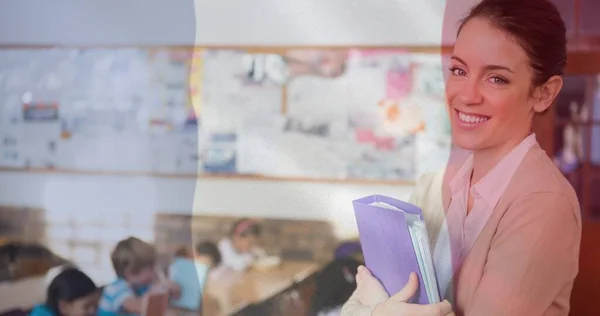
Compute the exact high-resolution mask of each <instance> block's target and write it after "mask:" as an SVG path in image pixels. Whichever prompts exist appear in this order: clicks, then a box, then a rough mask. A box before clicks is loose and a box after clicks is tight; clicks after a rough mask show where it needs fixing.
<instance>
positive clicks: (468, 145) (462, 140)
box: [452, 135, 482, 150]
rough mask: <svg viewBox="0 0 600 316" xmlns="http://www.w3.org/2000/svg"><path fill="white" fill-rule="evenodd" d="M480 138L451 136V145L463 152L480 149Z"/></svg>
mask: <svg viewBox="0 0 600 316" xmlns="http://www.w3.org/2000/svg"><path fill="white" fill-rule="evenodd" d="M481 143H482V141H481V138H480V137H473V135H452V144H453V145H454V146H457V147H459V148H461V149H464V150H477V149H480V148H482V144H481Z"/></svg>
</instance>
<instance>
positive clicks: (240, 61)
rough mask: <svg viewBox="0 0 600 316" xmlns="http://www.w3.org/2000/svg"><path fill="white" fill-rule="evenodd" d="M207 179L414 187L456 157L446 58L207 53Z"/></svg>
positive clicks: (353, 52) (344, 52)
mask: <svg viewBox="0 0 600 316" xmlns="http://www.w3.org/2000/svg"><path fill="white" fill-rule="evenodd" d="M203 55H204V57H203V58H202V59H203V66H204V67H203V68H202V69H201V71H203V73H202V78H203V80H202V91H203V93H202V95H201V97H200V100H199V102H200V103H201V108H202V114H201V115H202V122H203V125H202V129H203V133H204V135H205V137H206V138H205V141H204V142H203V143H204V144H205V146H206V147H205V148H203V150H204V151H205V153H206V154H205V155H204V159H205V161H203V162H204V163H205V164H204V167H203V168H202V170H203V172H207V173H233V174H251V175H253V174H257V175H264V176H269V177H275V178H303V179H337V180H347V179H358V180H392V181H393V180H413V179H414V178H415V177H416V175H417V174H420V173H422V172H425V171H428V170H429V169H436V168H439V167H442V166H443V165H444V164H445V162H446V157H447V156H448V153H449V125H448V124H447V121H446V118H445V115H446V112H445V108H444V100H443V98H444V90H443V75H442V70H441V58H440V56H439V55H438V54H429V55H427V54H411V53H410V52H407V51H406V50H399V49H389V50H364V49H331V50H326V49H322V50H314V49H295V50H286V51H284V52H282V53H278V54H275V53H271V54H266V53H265V54H259V53H247V52H245V51H241V50H237V51H236V50H210V49H208V50H205V51H203Z"/></svg>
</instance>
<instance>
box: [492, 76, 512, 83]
mask: <svg viewBox="0 0 600 316" xmlns="http://www.w3.org/2000/svg"><path fill="white" fill-rule="evenodd" d="M490 81H491V82H492V83H493V84H507V83H508V80H506V79H504V78H502V77H498V76H494V77H492V78H490Z"/></svg>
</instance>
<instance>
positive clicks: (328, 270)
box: [310, 258, 360, 316]
mask: <svg viewBox="0 0 600 316" xmlns="http://www.w3.org/2000/svg"><path fill="white" fill-rule="evenodd" d="M359 266H360V262H358V261H357V260H355V259H352V258H338V259H335V260H333V261H332V262H330V263H329V264H328V265H326V266H325V267H324V268H323V270H321V272H320V273H319V274H318V275H317V278H316V290H315V293H314V295H313V299H312V305H311V313H310V316H340V315H341V312H342V306H343V305H344V304H345V303H346V301H348V299H349V298H350V296H351V295H352V293H353V292H354V291H355V290H356V274H357V273H358V267H359Z"/></svg>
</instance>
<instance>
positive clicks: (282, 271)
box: [203, 261, 320, 316]
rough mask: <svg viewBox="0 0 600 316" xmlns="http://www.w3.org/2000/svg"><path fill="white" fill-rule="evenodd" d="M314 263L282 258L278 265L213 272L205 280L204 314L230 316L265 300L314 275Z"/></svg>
mask: <svg viewBox="0 0 600 316" xmlns="http://www.w3.org/2000/svg"><path fill="white" fill-rule="evenodd" d="M319 268H320V266H319V264H317V263H314V262H302V261H284V262H283V263H282V264H281V265H280V266H277V267H274V268H271V269H266V270H254V269H251V270H249V271H247V272H234V271H232V270H228V269H223V270H220V271H215V273H213V274H212V275H211V277H210V279H209V280H208V282H207V286H206V296H207V297H206V299H207V300H209V301H210V300H213V302H208V301H207V302H206V303H207V304H204V308H203V315H205V316H209V315H210V316H213V315H214V316H230V315H236V314H238V313H240V312H242V311H243V310H244V309H246V308H248V307H250V306H252V305H258V304H262V303H264V302H266V301H267V300H269V299H272V298H274V297H275V296H277V295H279V294H282V293H283V292H285V291H286V290H289V289H291V288H292V287H293V286H294V285H296V284H298V283H301V282H303V281H304V280H306V279H307V278H309V277H311V276H312V275H314V274H315V273H316V272H317V271H318V269H319Z"/></svg>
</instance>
